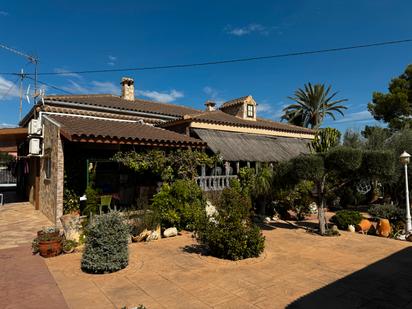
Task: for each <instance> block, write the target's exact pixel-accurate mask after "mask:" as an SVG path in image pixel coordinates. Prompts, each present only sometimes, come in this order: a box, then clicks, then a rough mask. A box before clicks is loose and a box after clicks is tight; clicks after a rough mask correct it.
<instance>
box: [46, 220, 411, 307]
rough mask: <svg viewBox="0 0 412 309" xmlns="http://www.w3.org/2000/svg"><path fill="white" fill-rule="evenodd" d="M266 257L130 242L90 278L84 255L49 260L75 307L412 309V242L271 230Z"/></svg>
mask: <svg viewBox="0 0 412 309" xmlns="http://www.w3.org/2000/svg"><path fill="white" fill-rule="evenodd" d="M264 234H265V236H266V250H265V253H264V254H263V255H262V256H261V257H260V258H258V259H250V260H244V261H239V262H230V261H223V260H218V259H215V258H213V257H207V256H202V255H200V254H199V253H198V252H197V250H196V247H193V246H192V245H194V244H195V242H194V240H193V239H192V238H191V237H190V235H183V236H178V237H175V238H171V239H162V240H159V241H156V242H152V243H139V244H132V245H130V265H129V266H128V267H127V268H126V269H124V270H121V271H119V272H117V273H113V274H108V275H89V274H84V273H82V272H81V270H80V269H79V265H80V259H81V255H80V254H70V255H64V256H59V257H56V258H51V259H48V260H47V261H46V262H47V265H48V267H49V270H50V272H51V273H52V275H53V276H54V278H55V280H56V282H57V284H58V286H59V287H60V289H61V291H62V292H63V295H64V297H65V299H66V301H67V304H68V305H69V307H70V308H99V309H101V308H121V307H122V306H125V305H127V306H137V305H139V304H143V305H145V306H146V307H147V308H150V309H154V308H285V307H287V306H289V307H290V308H313V307H315V308H404V307H406V306H409V307H410V308H411V307H412V302H411V301H412V284H410V278H412V252H411V251H412V247H411V246H410V243H406V242H400V241H395V240H390V239H383V238H378V237H372V236H366V235H359V234H350V233H346V232H344V233H343V235H342V236H341V237H320V236H317V235H313V234H310V233H307V232H305V231H304V230H302V229H286V228H277V229H268V230H265V231H264Z"/></svg>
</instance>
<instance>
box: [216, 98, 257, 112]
mask: <svg viewBox="0 0 412 309" xmlns="http://www.w3.org/2000/svg"><path fill="white" fill-rule="evenodd" d="M249 97H250V95H247V96H244V97H240V98H236V99H233V100H230V101H227V102H225V103H223V104H222V106H221V107H219V108H220V109H224V108H225V107H229V106H233V105H237V104H240V103H242V104H243V102H245V100H246V99H247V98H249Z"/></svg>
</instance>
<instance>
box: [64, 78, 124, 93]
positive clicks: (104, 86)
mask: <svg viewBox="0 0 412 309" xmlns="http://www.w3.org/2000/svg"><path fill="white" fill-rule="evenodd" d="M68 83H69V85H68V86H62V87H61V88H62V89H64V90H66V91H68V92H71V93H77V94H90V93H110V94H114V95H119V94H120V88H119V86H117V85H115V84H114V83H112V82H100V81H96V80H94V81H91V82H90V83H88V84H86V83H79V82H75V81H73V80H70V79H69V80H68Z"/></svg>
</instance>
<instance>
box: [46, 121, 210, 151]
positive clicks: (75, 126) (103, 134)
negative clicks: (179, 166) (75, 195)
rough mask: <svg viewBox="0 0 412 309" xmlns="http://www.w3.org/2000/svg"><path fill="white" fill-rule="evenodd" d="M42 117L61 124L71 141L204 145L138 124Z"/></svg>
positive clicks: (173, 133)
mask: <svg viewBox="0 0 412 309" xmlns="http://www.w3.org/2000/svg"><path fill="white" fill-rule="evenodd" d="M45 117H48V118H51V119H52V120H54V121H55V122H57V123H58V124H60V131H61V133H62V135H63V136H65V137H66V138H67V139H69V140H71V141H82V140H83V139H84V140H85V141H87V140H88V139H100V140H102V142H104V143H106V142H109V143H110V142H118V143H131V144H142V143H154V144H165V143H166V144H173V145H182V146H195V147H201V146H205V145H206V143H204V142H203V141H201V140H199V139H196V138H192V137H189V136H186V135H183V134H179V133H176V132H172V131H168V130H165V129H161V128H157V127H153V126H151V125H148V124H142V123H139V122H129V121H118V120H109V119H103V118H99V119H96V118H89V117H81V116H69V115H67V116H60V115H45Z"/></svg>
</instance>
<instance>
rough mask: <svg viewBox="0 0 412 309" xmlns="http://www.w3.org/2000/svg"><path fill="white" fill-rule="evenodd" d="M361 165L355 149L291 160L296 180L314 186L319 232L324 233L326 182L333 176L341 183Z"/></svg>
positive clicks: (336, 150)
mask: <svg viewBox="0 0 412 309" xmlns="http://www.w3.org/2000/svg"><path fill="white" fill-rule="evenodd" d="M361 163H362V152H361V151H360V150H357V149H352V148H346V147H339V148H334V149H333V150H331V151H329V152H328V153H320V154H310V155H300V156H298V157H296V158H294V159H292V166H293V171H294V174H295V177H296V180H311V181H313V182H314V184H315V192H314V193H315V195H316V196H317V198H318V203H317V204H318V219H319V232H320V234H321V235H324V234H325V233H326V227H327V225H326V217H325V207H326V205H325V194H326V190H325V188H326V182H327V181H328V178H329V177H330V176H332V175H333V174H335V175H339V176H341V181H342V183H345V182H346V181H347V180H346V179H347V177H350V174H351V173H353V172H354V171H356V170H357V169H358V168H359V167H360V166H361Z"/></svg>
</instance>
